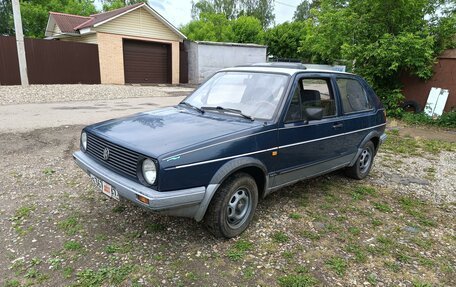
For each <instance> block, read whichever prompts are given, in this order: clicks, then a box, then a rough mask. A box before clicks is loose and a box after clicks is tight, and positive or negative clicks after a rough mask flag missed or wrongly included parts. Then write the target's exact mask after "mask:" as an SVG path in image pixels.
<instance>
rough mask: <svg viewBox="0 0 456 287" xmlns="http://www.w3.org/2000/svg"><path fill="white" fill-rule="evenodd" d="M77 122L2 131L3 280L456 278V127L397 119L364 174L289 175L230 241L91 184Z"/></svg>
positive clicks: (284, 282)
mask: <svg viewBox="0 0 456 287" xmlns="http://www.w3.org/2000/svg"><path fill="white" fill-rule="evenodd" d="M182 89H183V90H182ZM185 89H191V88H186V87H178V88H176V87H133V86H85V85H80V86H77V85H76V86H52V87H49V86H39V87H36V86H32V87H30V89H29V88H27V90H26V91H25V90H23V89H21V88H20V87H0V99H1V105H4V107H8V106H13V104H18V103H24V104H25V103H27V104H30V103H40V102H41V101H48V100H55V101H59V102H61V101H80V100H95V98H96V99H97V100H101V101H105V100H106V101H108V100H109V99H112V98H113V97H124V96H128V97H130V96H131V97H144V96H149V94H150V93H154V95H156V96H166V95H168V96H177V97H178V96H182V95H183V94H184V93H188V92H189V90H185ZM24 91H25V92H24ZM12 93H16V96H14V97H13V96H12ZM146 94H147V95H146ZM17 95H21V97H17ZM94 95H95V96H94ZM81 128H82V126H81V125H70V126H61V127H55V128H44V129H36V130H33V131H28V132H12V133H7V132H3V133H1V132H0V146H1V149H0V157H1V159H2V160H1V161H0V170H1V171H2V172H1V173H0V202H1V205H0V286H404V287H408V286H456V279H455V276H454V274H455V272H456V270H455V269H456V249H455V248H454V247H455V245H456V223H455V222H456V180H455V178H456V173H455V172H456V166H455V163H456V143H455V142H456V141H453V138H451V140H449V141H444V140H442V141H437V140H425V139H422V138H414V137H407V136H404V135H401V134H400V132H398V129H392V130H390V131H388V135H389V138H388V141H387V142H386V144H385V145H384V146H382V148H381V151H380V152H379V153H378V155H377V158H376V162H375V164H374V167H373V169H372V171H371V175H370V176H369V177H368V178H367V179H365V180H363V181H355V180H350V179H347V178H346V177H344V176H343V173H342V172H335V173H331V174H329V175H325V176H321V177H318V178H315V179H312V180H307V181H304V182H301V183H297V184H295V185H293V186H289V187H286V188H284V189H282V190H280V191H278V192H276V193H273V194H272V195H271V196H269V197H268V198H266V199H265V200H262V201H260V203H259V206H258V210H257V213H256V215H255V217H254V220H253V222H252V224H251V226H250V227H249V229H248V230H247V231H246V232H245V233H243V234H242V235H241V236H240V237H239V238H234V239H231V240H220V239H215V238H214V237H212V236H211V235H210V234H209V233H208V232H206V231H205V230H204V228H203V227H202V225H201V224H198V223H196V222H194V221H192V220H190V219H185V218H172V217H167V216H161V215H157V214H153V213H149V212H146V211H144V210H143V209H141V208H140V207H137V206H135V205H133V204H130V203H129V202H123V201H121V202H116V201H113V200H111V199H108V198H107V197H105V196H104V195H102V194H100V193H99V192H97V191H95V189H94V188H93V187H92V184H91V182H90V179H89V178H88V176H87V175H86V174H84V173H83V172H82V171H81V170H80V169H79V168H78V167H77V166H76V165H75V164H74V162H73V159H72V156H71V154H72V152H73V151H75V150H77V149H78V142H79V133H80V130H81ZM436 132H437V133H438V131H436ZM451 135H452V134H450V135H448V134H444V136H443V137H442V138H443V139H445V138H447V137H448V136H450V137H451Z"/></svg>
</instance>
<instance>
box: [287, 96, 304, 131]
mask: <svg viewBox="0 0 456 287" xmlns="http://www.w3.org/2000/svg"><path fill="white" fill-rule="evenodd" d="M301 120H302V113H301V99H300V97H299V89H295V91H294V93H293V98H292V99H291V103H290V107H289V108H288V112H287V116H286V117H285V122H287V123H291V122H296V121H301Z"/></svg>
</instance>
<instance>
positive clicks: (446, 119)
mask: <svg viewBox="0 0 456 287" xmlns="http://www.w3.org/2000/svg"><path fill="white" fill-rule="evenodd" d="M402 120H403V121H404V122H406V123H408V124H412V125H427V126H438V127H443V128H453V129H455V128H456V111H452V112H448V113H443V114H442V115H441V116H440V117H438V118H436V119H434V118H433V117H430V116H428V115H427V114H425V113H424V112H421V113H417V114H414V113H403V114H402Z"/></svg>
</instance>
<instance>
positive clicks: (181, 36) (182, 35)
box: [93, 3, 187, 39]
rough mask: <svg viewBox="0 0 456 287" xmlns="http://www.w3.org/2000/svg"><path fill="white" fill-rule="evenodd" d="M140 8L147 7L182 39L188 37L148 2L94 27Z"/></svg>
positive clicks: (101, 23)
mask: <svg viewBox="0 0 456 287" xmlns="http://www.w3.org/2000/svg"><path fill="white" fill-rule="evenodd" d="M140 8H145V9H146V10H147V11H148V12H149V13H150V14H152V16H154V17H155V18H157V19H158V20H159V21H160V22H161V23H163V24H164V25H165V26H166V27H168V28H169V29H171V31H173V32H174V33H176V34H177V35H178V36H179V37H180V38H182V39H187V37H186V36H185V35H184V34H182V33H181V31H179V29H177V28H176V27H174V25H173V24H171V23H170V22H168V20H166V19H165V18H163V16H162V15H160V14H159V13H158V12H157V11H155V10H154V9H153V8H152V7H150V6H149V5H148V4H146V3H143V4H141V5H138V6H137V7H134V8H133V9H130V10H127V11H125V12H123V13H120V14H119V15H116V16H114V17H111V18H109V19H106V20H104V21H102V22H99V23H96V24H95V25H93V27H94V28H96V27H98V26H100V25H103V24H105V23H108V22H110V21H112V20H114V19H116V18H119V17H120V16H123V15H125V14H128V13H130V12H132V11H135V10H137V9H140Z"/></svg>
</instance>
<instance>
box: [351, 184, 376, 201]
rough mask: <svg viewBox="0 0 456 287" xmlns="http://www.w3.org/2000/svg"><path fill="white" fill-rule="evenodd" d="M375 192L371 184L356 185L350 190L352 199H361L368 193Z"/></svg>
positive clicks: (372, 193)
mask: <svg viewBox="0 0 456 287" xmlns="http://www.w3.org/2000/svg"><path fill="white" fill-rule="evenodd" d="M375 193H376V190H375V188H373V187H371V186H363V185H361V186H356V187H355V188H354V189H353V191H352V192H351V196H352V198H353V199H354V200H363V199H365V198H366V196H368V195H374V194H375Z"/></svg>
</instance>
